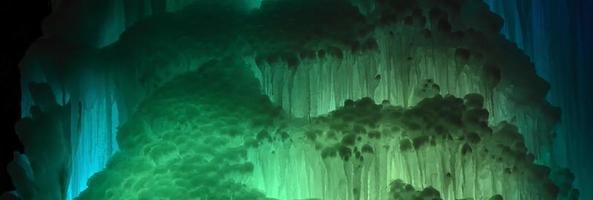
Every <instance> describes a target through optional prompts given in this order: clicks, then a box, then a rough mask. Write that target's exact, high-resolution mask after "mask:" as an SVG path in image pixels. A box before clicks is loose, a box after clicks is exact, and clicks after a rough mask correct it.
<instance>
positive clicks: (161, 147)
mask: <svg viewBox="0 0 593 200" xmlns="http://www.w3.org/2000/svg"><path fill="white" fill-rule="evenodd" d="M225 60H232V59H229V58H227V59H225ZM255 83H257V80H256V79H255V78H253V75H252V74H251V72H250V71H249V70H248V68H246V67H245V64H243V63H242V62H240V61H235V62H221V61H213V62H209V63H207V64H205V65H204V66H202V67H200V69H199V70H197V71H195V72H190V73H187V74H185V75H182V76H180V77H178V78H175V79H173V80H172V81H170V82H168V83H166V84H165V85H164V86H163V87H161V89H159V90H157V91H155V93H153V94H152V95H150V96H149V97H147V98H146V99H145V100H144V101H143V102H142V103H141V106H140V107H139V108H138V110H137V112H135V113H134V114H133V115H132V116H131V118H130V119H129V120H128V121H127V122H126V124H124V125H123V126H122V129H121V132H120V135H118V142H119V144H120V145H121V151H119V152H118V153H116V155H115V156H114V157H113V159H111V161H110V163H109V164H108V166H107V168H106V169H105V170H104V171H101V172H100V173H97V174H96V175H95V176H93V177H92V178H91V179H90V182H89V188H88V189H87V190H86V191H84V192H83V193H82V195H81V196H80V197H79V199H86V200H92V199H122V198H123V199H141V198H146V197H153V198H176V199H268V198H271V199H319V198H321V199H356V200H358V199H389V198H391V197H394V196H396V193H397V194H401V195H428V196H430V197H435V195H436V196H439V195H442V197H443V198H446V199H459V198H475V199H488V198H490V197H492V196H500V197H503V198H505V199H518V200H521V199H557V197H558V195H559V194H571V191H573V189H572V188H570V187H569V188H562V189H564V190H568V191H567V192H564V191H561V189H560V188H559V187H557V186H556V185H555V184H554V183H553V182H552V181H551V180H550V179H549V173H550V170H549V169H548V168H546V167H544V166H541V165H537V164H534V163H533V161H534V158H533V156H531V155H529V154H528V153H527V149H526V147H525V146H524V142H523V139H522V136H521V135H520V134H519V133H517V129H516V127H514V126H513V125H510V124H507V123H501V124H500V125H499V126H497V127H495V128H490V127H489V126H488V124H487V122H488V111H486V110H484V109H483V107H482V106H483V103H484V102H483V98H482V97H481V96H480V95H477V94H471V95H468V96H466V97H465V98H464V99H459V98H455V97H453V96H447V97H442V96H440V95H436V96H435V97H433V98H427V99H424V100H422V101H421V102H419V104H418V105H417V106H414V107H411V108H402V107H395V106H392V105H389V104H375V103H374V102H373V100H372V99H370V98H365V99H362V100H359V101H351V100H350V101H346V103H345V104H344V107H342V108H340V109H338V110H336V111H333V112H331V113H330V114H328V115H325V116H322V117H319V118H313V119H312V121H311V122H306V121H303V120H301V119H294V118H289V117H287V116H286V115H285V114H284V113H283V111H282V110H281V109H280V108H278V107H275V106H273V104H272V103H271V102H270V101H269V100H268V98H267V97H266V96H264V95H261V94H259V92H258V91H259V88H258V87H257V84H255ZM397 179H400V180H404V181H405V182H408V183H410V184H411V186H414V187H419V188H424V187H429V186H431V187H433V188H434V189H426V190H424V192H422V193H420V194H419V193H416V192H411V191H408V192H406V193H403V194H402V193H401V192H398V190H397V188H399V187H400V186H398V185H397V182H395V183H392V182H393V181H394V180H397ZM390 188H391V189H390ZM407 188H410V186H408V187H407ZM437 190H438V191H440V193H439V192H436V191H437ZM395 199H397V198H395ZM559 199H564V197H563V196H561V197H559ZM566 199H575V198H574V196H569V197H568V198H566Z"/></svg>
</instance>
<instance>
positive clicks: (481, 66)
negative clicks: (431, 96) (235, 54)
mask: <svg viewBox="0 0 593 200" xmlns="http://www.w3.org/2000/svg"><path fill="white" fill-rule="evenodd" d="M435 4H436V5H437V6H436V7H432V8H417V7H415V6H412V5H402V7H401V8H399V9H401V10H400V11H402V12H400V13H398V16H391V15H392V13H390V12H391V10H379V11H374V12H371V13H368V14H367V15H369V16H367V17H369V18H370V17H371V16H374V15H377V18H380V19H381V20H379V21H378V22H376V23H380V24H379V25H378V26H379V27H377V28H376V29H375V30H373V31H371V32H370V34H368V35H367V36H366V37H363V38H362V39H359V41H352V43H350V44H348V43H347V44H337V45H336V46H329V47H328V46H326V47H325V48H323V47H321V48H317V49H315V48H313V51H312V52H311V53H309V54H310V55H309V54H308V53H307V52H304V53H302V52H301V53H300V52H287V53H284V54H272V55H265V54H264V55H260V57H258V58H256V61H258V62H257V63H259V64H258V67H259V68H260V69H261V71H262V77H263V81H262V83H263V90H264V91H265V92H266V94H268V95H269V96H270V97H271V98H272V100H273V101H274V102H277V103H278V104H281V105H282V106H283V107H284V108H285V109H286V110H287V111H288V112H289V113H291V114H293V115H295V116H297V117H312V116H317V115H320V114H325V113H327V112H328V111H330V110H333V109H335V108H336V106H338V105H339V104H340V102H343V101H344V100H346V99H352V98H354V99H356V98H362V97H366V96H370V97H373V98H374V99H381V100H387V101H389V102H391V103H393V104H394V105H402V106H411V105H413V104H412V102H410V101H411V100H412V99H413V98H416V97H414V95H417V93H416V92H415V91H414V88H421V85H420V84H423V82H422V81H423V80H425V79H432V80H433V81H434V82H436V83H438V84H439V85H440V86H441V87H440V88H439V90H440V91H442V93H443V94H453V95H457V96H463V95H465V94H468V93H479V94H482V95H484V96H485V97H486V101H487V102H488V103H487V105H486V107H487V108H488V109H489V110H490V111H492V116H493V117H492V124H496V123H498V122H500V121H503V120H507V121H512V122H513V123H516V124H518V125H519V128H520V130H521V132H522V133H523V134H525V136H526V138H527V146H528V147H529V149H530V151H531V152H533V153H534V154H536V156H537V158H538V160H540V162H543V163H548V160H549V159H550V155H549V154H550V152H551V145H552V139H553V138H552V135H553V128H554V124H555V123H556V122H557V120H558V111H557V110H556V108H554V107H552V106H550V105H549V104H548V103H547V102H546V101H545V99H544V97H545V95H546V92H547V90H548V85H547V83H545V82H544V81H543V80H542V79H541V78H539V77H537V75H536V74H535V73H534V68H533V64H532V63H530V61H529V58H528V57H526V56H524V55H522V53H521V52H520V51H519V50H518V49H517V48H515V47H513V46H512V44H511V43H509V42H507V41H505V40H504V39H503V38H502V37H501V36H500V35H499V32H498V31H499V28H500V26H501V25H502V24H501V21H500V19H499V18H497V17H496V16H494V15H493V14H491V13H489V12H488V10H487V7H486V5H485V4H483V3H481V2H478V1H468V2H467V3H464V4H461V5H455V6H453V7H449V6H448V5H446V4H444V3H441V4H439V3H435ZM387 6H388V5H381V4H378V5H376V7H377V8H385V7H387ZM439 6H441V7H439ZM367 12H370V11H367ZM291 54H292V55H291ZM292 57H294V58H292ZM294 59H296V61H298V62H296V63H295V62H294V61H291V60H294ZM420 90H422V89H420Z"/></svg>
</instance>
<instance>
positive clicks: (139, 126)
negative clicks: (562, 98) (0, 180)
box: [10, 0, 578, 200]
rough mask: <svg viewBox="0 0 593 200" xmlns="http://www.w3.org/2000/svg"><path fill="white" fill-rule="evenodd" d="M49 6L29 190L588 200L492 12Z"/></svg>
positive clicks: (331, 5)
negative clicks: (575, 184)
mask: <svg viewBox="0 0 593 200" xmlns="http://www.w3.org/2000/svg"><path fill="white" fill-rule="evenodd" d="M55 2H56V3H55V4H54V5H55V6H56V8H57V9H56V10H57V12H56V14H53V15H52V16H50V18H49V19H48V20H47V22H46V23H45V27H44V28H45V29H44V30H45V31H46V34H47V36H46V37H45V38H42V39H40V40H39V41H38V42H37V43H35V44H34V46H33V47H32V48H31V49H30V50H29V52H28V54H27V57H26V58H25V59H24V61H23V63H22V72H23V86H24V87H23V103H22V105H23V108H22V110H23V115H24V117H25V118H24V119H23V120H22V121H21V122H20V123H19V127H22V128H20V129H19V134H20V136H21V138H22V140H23V142H24V143H25V146H26V152H25V154H23V155H21V154H16V155H15V162H14V163H13V164H11V166H10V168H11V174H12V175H13V180H14V182H15V184H16V185H17V193H18V194H19V195H20V196H21V197H22V198H24V199H73V198H76V197H78V198H79V199H143V198H161V197H162V198H173V199H265V198H278V199H307V198H321V199H357V200H358V199H388V198H395V196H396V195H395V194H394V193H393V191H394V190H396V189H397V188H398V187H400V186H401V187H404V188H407V186H405V185H404V186H402V184H403V183H402V182H401V181H400V182H394V183H392V182H393V181H395V180H397V179H399V180H402V181H403V182H406V183H408V184H410V186H413V187H414V188H428V187H432V188H434V189H436V190H438V192H439V193H438V194H439V196H440V197H441V198H443V199H459V198H475V199H488V198H491V197H492V198H493V199H497V198H499V197H502V198H505V199H517V200H519V199H577V196H578V192H576V190H575V189H573V188H572V180H573V179H574V177H573V176H572V174H571V173H570V172H568V171H564V170H561V169H558V168H557V166H552V167H554V168H553V169H550V168H548V167H545V166H544V165H550V163H551V158H550V153H551V152H552V141H553V136H554V125H555V124H556V122H557V121H558V119H559V111H558V109H557V108H555V107H552V106H551V105H550V104H549V103H547V101H546V100H545V95H546V93H547V91H548V88H549V86H548V84H547V83H546V82H545V81H544V80H543V79H541V78H540V77H538V76H537V75H536V73H535V70H534V66H533V64H532V63H531V62H530V60H529V57H527V56H526V55H524V54H523V53H522V52H521V50H520V49H518V48H517V47H516V46H514V45H513V43H511V42H509V41H508V40H506V39H505V38H504V36H503V35H501V34H500V30H501V28H502V19H501V18H500V17H498V16H497V15H495V14H493V13H491V12H490V11H489V10H488V7H487V6H486V4H485V3H484V2H482V1H479V0H411V1H403V0H389V1H385V0H278V1H272V0H267V1H266V0H264V1H248V0H244V1H231V0H228V1H226V0H225V1H216V2H213V1H206V0H204V1H201V0H151V1H148V0H134V1H118V0H112V1H106V2H98V1H97V2H95V3H91V2H93V1H88V2H86V1H85V2H75V1H59V0H58V1H55ZM78 4H80V5H78ZM99 5H100V6H99ZM79 8H87V9H88V8H96V9H94V10H92V11H93V12H96V13H95V14H89V15H85V14H82V13H84V12H86V11H88V10H85V9H79ZM76 16H84V18H77V17H76ZM65 22H70V23H65ZM91 22H92V23H91ZM89 23H90V24H94V25H93V26H88V24H89ZM65 26H68V27H65ZM458 97H463V98H458ZM375 102H381V103H380V104H376V103H375ZM46 118H47V119H46ZM45 120H49V122H48V121H45ZM52 120H53V122H52ZM54 122H55V123H54ZM511 124H514V125H511ZM42 125H47V126H49V127H45V126H42ZM42 127H43V128H42ZM118 127H120V128H119V129H118ZM46 132H47V133H48V134H51V135H55V137H54V136H51V137H48V138H36V137H31V135H39V134H41V133H46ZM116 133H117V134H116ZM519 133H521V134H519ZM523 138H525V139H523ZM47 147H52V149H53V150H51V151H44V150H43V149H39V148H47ZM43 154H48V156H50V157H52V158H53V159H52V160H44V159H39V155H43ZM36 156H37V157H36ZM55 160H58V161H59V162H56V161H55ZM39 166H42V167H39ZM103 168H105V169H103ZM96 172H98V173H96ZM95 173H96V174H95ZM93 174H95V175H93ZM91 176H93V177H92V178H90V179H89V177H91ZM87 179H89V187H88V189H85V188H86V184H87ZM49 183H52V184H49ZM390 187H391V192H390ZM83 191H84V192H83ZM424 191H428V193H431V194H432V192H431V191H433V190H431V189H427V190H424ZM421 193H422V192H421ZM79 195H80V196H79ZM405 195H408V196H414V195H417V194H416V193H414V192H412V193H410V194H405ZM405 195H404V196H405ZM497 195H499V196H497ZM435 198H436V196H435Z"/></svg>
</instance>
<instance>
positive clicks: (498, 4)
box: [487, 0, 593, 199]
mask: <svg viewBox="0 0 593 200" xmlns="http://www.w3.org/2000/svg"><path fill="white" fill-rule="evenodd" d="M487 2H488V4H490V7H491V9H492V10H493V11H494V12H496V13H498V14H499V15H500V16H502V17H503V18H504V19H505V26H504V27H503V30H502V31H503V33H504V34H505V35H506V36H507V37H508V38H509V39H510V40H512V41H514V42H515V43H516V44H517V46H518V47H520V48H521V49H523V50H524V51H525V53H526V54H527V55H529V56H530V57H531V60H532V61H533V62H534V63H535V66H536V70H537V72H538V74H539V75H540V76H542V77H543V78H544V79H546V80H547V81H548V82H549V83H550V85H551V89H550V92H549V94H548V98H547V99H548V100H549V101H550V102H551V103H552V104H554V105H556V106H559V107H560V108H561V110H562V114H561V116H562V119H561V120H560V123H559V124H558V128H557V129H556V131H557V134H556V138H555V144H554V152H553V153H554V155H553V158H552V160H553V164H554V165H560V166H564V167H567V166H568V167H570V168H571V169H572V170H573V171H574V172H575V173H576V175H577V181H576V184H577V186H578V187H579V188H581V192H582V196H583V199H592V198H593V191H591V190H590V189H589V188H591V187H590V186H591V185H592V184H593V182H591V180H593V174H592V173H591V170H589V169H591V167H593V163H592V162H590V159H586V157H587V155H588V152H591V151H592V149H591V148H590V147H591V145H589V143H588V141H590V140H591V139H590V138H591V133H592V132H593V130H592V126H591V125H589V122H588V121H590V119H591V118H593V116H592V115H591V113H593V112H592V111H593V107H592V106H591V103H590V100H589V99H590V98H591V96H592V95H593V94H592V91H593V88H591V85H593V84H592V83H591V79H590V78H588V77H590V76H591V74H593V72H592V69H593V61H592V60H591V57H592V56H593V53H592V52H593V51H592V50H591V48H592V46H593V40H592V39H591V34H593V32H592V30H591V25H590V24H591V23H592V22H593V15H591V12H590V10H591V9H593V2H592V1H587V0H584V1H582V0H569V1H551V0H527V1H498V0H489V1H487Z"/></svg>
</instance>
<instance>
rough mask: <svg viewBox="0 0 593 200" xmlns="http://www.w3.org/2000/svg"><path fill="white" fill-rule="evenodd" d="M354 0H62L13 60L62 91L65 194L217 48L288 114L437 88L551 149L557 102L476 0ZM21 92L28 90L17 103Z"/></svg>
mask: <svg viewBox="0 0 593 200" xmlns="http://www.w3.org/2000/svg"><path fill="white" fill-rule="evenodd" d="M233 2H234V3H233ZM352 2H354V3H350V2H349V1H338V0H324V1H288V0H287V1H264V2H263V3H262V2H258V1H244V2H239V3H237V2H236V1H220V2H211V1H208V2H205V1H195V2H191V1H124V2H122V1H108V3H98V2H96V3H97V4H96V5H100V6H99V7H94V6H96V5H95V4H92V3H90V2H87V3H85V4H83V3H80V2H79V3H76V2H69V1H61V2H60V5H70V6H65V7H64V8H63V9H73V10H74V11H69V10H58V11H56V13H55V14H54V15H52V17H50V19H48V21H47V23H46V25H45V26H46V27H45V29H44V30H46V31H45V32H46V33H47V35H46V37H45V38H43V39H42V40H40V41H39V42H37V43H36V44H35V45H34V46H33V47H32V49H31V50H30V52H29V53H28V55H27V57H26V58H25V60H24V61H23V64H22V70H23V76H24V77H23V86H24V88H26V87H27V85H28V84H29V83H30V82H38V83H48V84H49V85H50V86H51V88H52V90H53V91H54V93H55V94H56V95H55V96H56V99H57V101H58V102H60V104H62V105H66V103H68V102H70V104H68V105H69V106H70V107H71V114H72V116H73V117H72V120H71V121H72V124H76V125H73V129H72V135H73V137H72V145H71V149H72V155H74V156H73V157H72V164H71V165H72V172H71V174H72V176H71V181H70V187H69V188H70V189H69V190H68V193H69V195H68V196H69V197H74V196H76V195H77V194H78V192H80V191H81V190H83V189H84V188H85V183H86V180H87V178H88V177H89V176H90V175H92V174H93V173H94V172H97V171H99V170H101V169H102V168H103V167H104V166H105V164H106V161H107V160H108V159H109V157H110V156H111V155H112V154H113V153H114V152H115V151H116V150H117V149H118V146H117V143H115V142H114V137H115V129H116V127H118V125H119V124H120V122H125V121H127V119H128V117H129V116H130V115H131V114H132V113H134V112H135V111H136V109H137V107H138V105H139V104H140V102H142V101H143V99H144V98H145V97H146V96H149V95H150V94H152V93H153V92H154V91H157V90H158V89H159V88H160V87H161V86H162V84H163V83H166V82H169V81H170V80H172V79H174V78H175V77H177V76H179V75H181V74H184V73H187V72H190V71H193V70H196V69H197V68H198V66H201V65H202V64H203V63H206V62H207V61H210V60H211V59H216V58H221V57H225V56H231V57H239V58H241V59H243V60H245V61H246V62H248V63H249V65H247V66H249V67H250V69H252V71H253V72H254V73H255V74H256V77H258V78H259V80H260V83H261V85H262V91H264V92H265V94H267V95H268V96H269V97H270V98H271V99H272V100H273V102H275V103H277V104H278V105H281V106H282V107H283V108H284V109H285V110H286V111H287V112H288V113H289V114H291V115H293V116H297V117H307V118H313V117H314V116H318V115H321V114H325V113H328V112H329V111H331V110H334V109H336V108H337V107H338V106H340V105H342V103H343V102H344V100H346V99H358V98H362V97H365V96H371V97H373V98H375V99H376V100H377V101H382V100H388V101H389V102H391V103H392V104H394V105H401V106H406V107H408V106H412V105H414V104H415V103H417V102H419V101H420V100H421V99H422V98H423V97H431V96H432V95H433V94H435V93H439V92H440V93H442V94H447V93H451V94H455V95H457V96H464V95H465V94H468V93H480V94H482V95H484V96H485V97H486V102H487V103H486V104H485V107H486V108H488V109H489V110H491V111H492V112H491V113H492V115H491V119H492V120H491V123H492V124H496V123H497V122H500V121H502V120H508V121H511V122H512V123H515V124H517V125H518V126H519V129H520V132H521V133H523V134H524V135H525V137H526V138H527V140H526V144H527V146H528V147H529V150H530V152H533V153H535V154H536V155H537V158H538V160H540V162H541V161H545V160H548V159H549V155H548V153H549V152H550V147H551V146H550V144H551V135H552V131H551V130H552V127H553V124H554V123H555V122H556V121H557V116H556V113H557V111H555V109H554V108H552V107H550V106H549V105H548V104H547V103H546V102H545V101H543V99H544V95H545V94H546V92H547V85H546V83H545V82H543V81H542V80H541V79H540V78H539V77H537V76H536V75H535V73H534V70H533V66H532V64H531V63H529V60H528V58H527V57H526V56H524V55H523V54H522V53H521V52H520V51H519V50H518V49H517V48H515V47H513V46H512V44H511V43H509V42H508V41H506V40H504V38H503V37H501V36H500V35H499V34H498V31H499V29H500V28H501V26H502V24H501V21H500V20H499V19H498V18H497V17H496V16H494V15H493V14H491V13H489V12H487V7H486V6H485V4H483V3H481V2H480V1H474V0H468V1H460V2H457V3H456V2H443V1H429V0H423V1H410V2H409V3H401V2H400V3H393V2H387V3H386V2H383V1H377V2H375V1H352ZM67 3H69V4H67ZM260 3H261V5H260ZM79 4H80V5H79ZM327 5H332V6H327ZM353 5H354V6H353ZM256 7H260V9H259V10H253V8H256ZM79 8H85V9H79ZM90 8H96V10H92V9H90ZM89 10H92V12H90V11H89ZM84 11H89V12H84ZM82 13H85V15H83V14H82ZM86 13H91V14H88V15H86ZM311 13H315V14H311ZM320 13H323V14H320ZM78 15H83V16H85V17H84V18H77V16H78ZM188 19H192V20H188ZM63 21H66V22H68V23H62V22H63ZM65 24H67V26H66V25H65ZM429 80H430V82H429ZM429 83H430V84H429ZM433 83H437V84H439V87H438V88H434V87H433ZM425 84H426V86H424V85H425ZM429 85H430V87H428V86H429ZM30 96H31V94H30V93H29V92H28V91H27V90H23V113H24V116H29V114H28V113H29V109H30V107H31V106H32V105H33V104H34V103H33V102H32V101H31V97H30ZM386 184H387V183H386Z"/></svg>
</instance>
